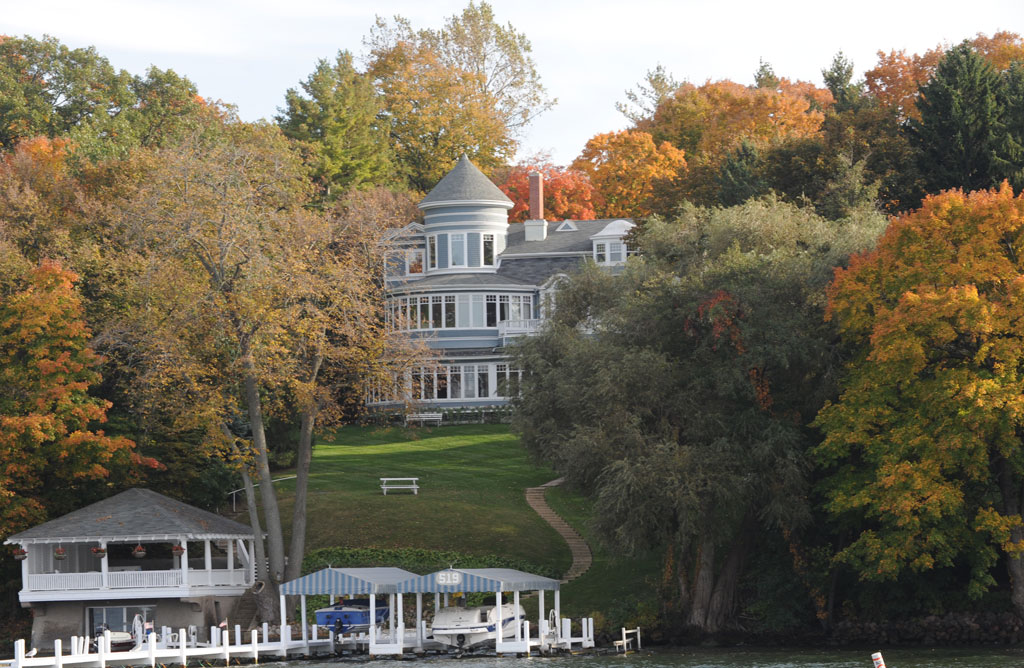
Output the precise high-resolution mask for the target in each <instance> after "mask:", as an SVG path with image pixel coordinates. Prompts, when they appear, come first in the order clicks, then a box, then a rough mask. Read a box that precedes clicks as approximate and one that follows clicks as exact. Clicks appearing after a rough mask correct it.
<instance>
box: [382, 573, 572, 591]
mask: <svg viewBox="0 0 1024 668" xmlns="http://www.w3.org/2000/svg"><path fill="white" fill-rule="evenodd" d="M558 585H559V582H558V580H553V579H551V578H546V577H544V576H542V575H534V574H532V573H524V572H523V571H517V570H514V569H511V568H448V569H445V570H443V571H437V572H436V573H430V574H429V575H421V576H416V577H414V578H412V579H410V580H408V581H406V582H401V583H399V585H398V587H399V589H398V591H400V592H402V593H421V594H428V593H443V594H453V593H455V592H496V591H537V590H541V589H544V590H557V589H558Z"/></svg>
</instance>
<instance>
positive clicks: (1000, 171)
mask: <svg viewBox="0 0 1024 668" xmlns="http://www.w3.org/2000/svg"><path fill="white" fill-rule="evenodd" d="M1003 86H1004V81H1003V79H1001V77H1000V75H999V74H998V73H997V72H996V70H995V69H994V68H993V67H992V65H991V64H990V63H989V62H988V60H986V59H985V58H984V57H983V56H981V55H980V54H979V53H978V52H977V51H975V50H974V48H973V47H971V45H970V44H969V43H967V42H964V43H962V44H960V45H959V46H956V47H954V48H952V49H950V50H949V51H947V52H946V55H945V56H944V57H943V59H942V60H941V61H940V62H939V65H938V67H937V68H936V71H935V75H934V76H933V77H932V78H931V80H929V81H928V83H927V84H925V85H924V86H922V87H921V88H920V95H919V97H918V100H917V108H918V109H919V110H920V112H921V118H920V120H916V119H911V120H910V125H909V128H908V131H909V138H910V141H911V143H912V144H913V145H914V146H916V148H917V149H918V151H919V156H918V159H919V162H920V166H921V169H922V172H923V173H924V177H925V188H926V190H927V191H928V192H931V193H934V192H938V191H940V190H945V189H949V188H963V189H964V190H967V191H971V190H981V189H986V188H992V187H995V186H997V185H998V184H999V183H1000V182H1001V181H1002V180H1003V179H1011V180H1013V179H1015V178H1016V175H1019V173H1020V169H1021V154H1020V151H1019V150H1017V147H1016V146H1015V144H1016V142H1015V141H1014V137H1013V136H1012V135H1011V134H1010V133H1009V132H1008V128H1007V116H1008V109H1007V106H1006V100H1005V95H1004V92H1003ZM1011 183H1012V181H1011ZM1012 185H1014V186H1016V187H1020V185H1021V184H1020V183H1019V181H1018V182H1017V183H1012Z"/></svg>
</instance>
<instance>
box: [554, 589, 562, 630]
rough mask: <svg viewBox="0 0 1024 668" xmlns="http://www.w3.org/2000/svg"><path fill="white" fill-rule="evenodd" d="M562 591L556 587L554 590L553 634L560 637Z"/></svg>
mask: <svg viewBox="0 0 1024 668" xmlns="http://www.w3.org/2000/svg"><path fill="white" fill-rule="evenodd" d="M561 594H562V592H561V591H560V590H558V589H556V590H555V629H556V631H555V636H556V637H557V638H558V639H559V640H561V639H562V599H561Z"/></svg>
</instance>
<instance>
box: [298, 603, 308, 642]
mask: <svg viewBox="0 0 1024 668" xmlns="http://www.w3.org/2000/svg"><path fill="white" fill-rule="evenodd" d="M299 613H300V616H301V619H302V641H303V642H305V641H307V640H309V626H308V625H307V624H306V595H305V594H300V595H299Z"/></svg>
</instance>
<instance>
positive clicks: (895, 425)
mask: <svg viewBox="0 0 1024 668" xmlns="http://www.w3.org/2000/svg"><path fill="white" fill-rule="evenodd" d="M1022 243H1024V197H1021V196H1018V197H1014V195H1013V192H1012V190H1011V189H1010V188H1009V187H1008V186H1006V185H1004V186H1003V187H1002V188H1000V189H998V190H991V191H979V192H974V193H971V194H964V193H963V192H960V191H951V192H946V193H943V194H941V195H938V196H934V197H929V198H927V199H926V200H925V202H924V204H923V206H922V207H921V209H920V210H918V211H915V212H914V213H911V214H907V215H904V216H902V217H900V218H898V219H895V220H894V221H893V222H892V223H891V224H890V225H889V228H888V229H887V230H886V232H885V234H884V236H883V237H882V239H881V241H880V242H879V244H878V248H877V249H876V250H875V251H873V252H871V253H868V254H865V255H860V256H857V257H855V258H854V259H853V260H852V261H851V263H850V266H849V268H848V269H842V270H838V271H837V272H836V277H835V281H834V283H833V284H832V286H831V288H830V291H829V307H828V316H829V317H830V318H831V319H832V320H833V321H834V322H836V323H837V324H838V326H839V330H840V332H841V333H842V337H843V339H844V341H845V343H846V344H847V345H849V346H850V347H851V349H852V350H853V351H854V357H853V359H852V361H851V362H850V363H849V366H848V368H847V374H846V378H845V380H844V381H843V383H842V394H841V396H840V397H839V399H838V400H837V401H835V402H834V403H830V404H828V405H827V406H826V407H825V408H824V409H823V410H822V411H821V413H820V414H819V416H818V418H817V421H816V424H817V426H818V427H819V428H820V429H821V430H822V431H823V432H824V435H825V439H824V442H823V443H822V444H821V445H820V446H819V447H818V448H817V449H816V451H815V454H816V456H817V459H818V461H819V462H820V464H821V465H823V466H824V467H826V469H827V471H828V473H829V475H828V478H827V480H826V481H825V483H824V489H825V490H826V493H827V497H828V504H827V508H828V510H829V512H830V513H831V514H832V515H833V517H834V518H835V519H836V521H838V522H841V523H843V525H844V526H847V527H856V529H855V532H854V535H853V538H852V540H851V541H850V542H849V543H848V544H847V545H845V546H844V547H843V548H842V549H841V550H840V552H839V554H838V559H839V560H840V561H841V562H842V563H845V564H847V565H848V566H849V567H851V568H852V569H853V571H854V572H856V573H857V574H858V575H859V576H860V577H861V578H862V579H865V580H878V581H892V580H895V579H897V578H898V577H899V576H900V575H901V574H903V573H907V572H928V571H932V570H934V569H939V568H947V567H951V566H954V565H961V566H966V567H968V568H969V569H970V574H971V577H970V584H969V590H968V591H969V593H970V594H971V595H973V596H980V595H981V593H982V592H983V591H985V590H986V589H988V588H989V587H991V586H992V585H993V584H994V582H995V580H994V578H993V575H992V573H991V570H992V567H993V566H994V565H995V564H996V563H997V562H999V561H1000V560H1002V561H1003V562H1004V563H1005V564H1006V566H1007V568H1008V570H1009V575H1010V580H1011V582H1012V592H1011V594H1012V601H1013V605H1014V608H1015V609H1016V611H1017V613H1018V614H1024V558H1022V554H1024V520H1022V510H1024V509H1022V507H1021V498H1022V493H1024V473H1022V472H1024V447H1022V444H1021V433H1022V429H1024V381H1022V374H1021V370H1022V369H1024V328H1022V325H1021V323H1022V322H1024V307H1022V304H1024V299H1022V297H1024V260H1022V258H1021V247H1022Z"/></svg>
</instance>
